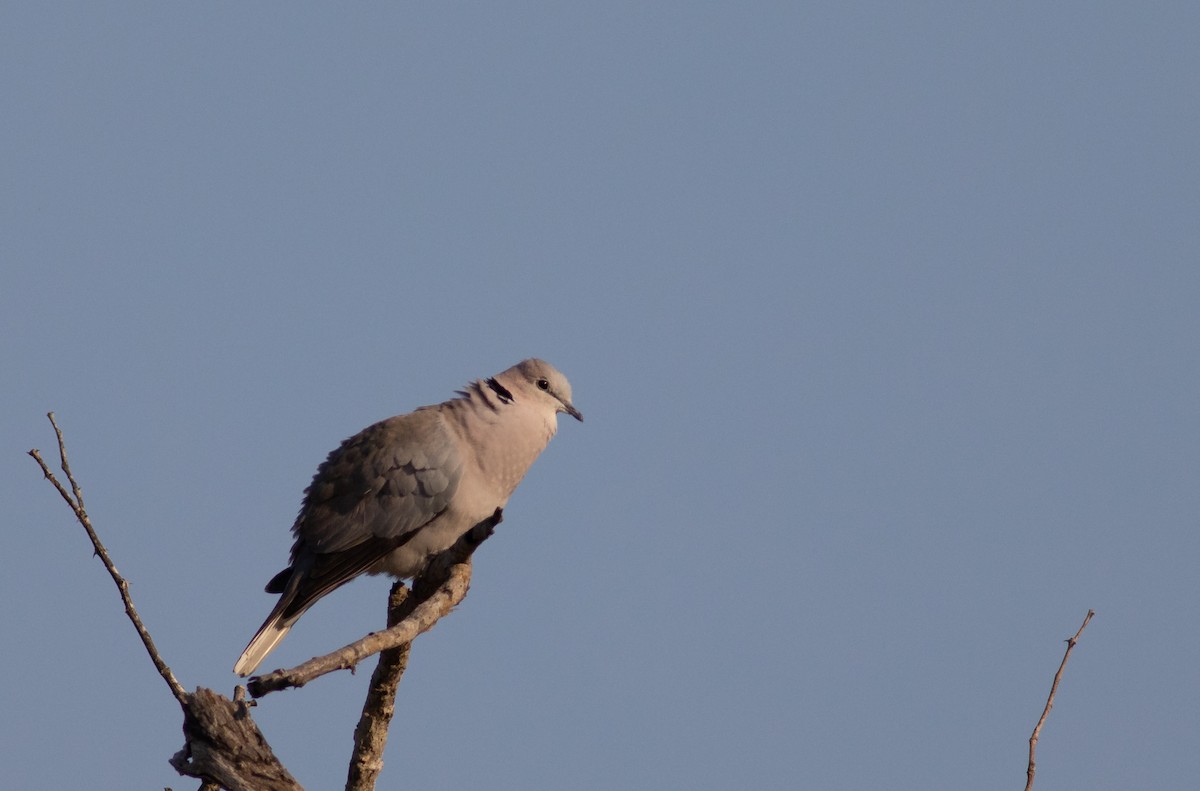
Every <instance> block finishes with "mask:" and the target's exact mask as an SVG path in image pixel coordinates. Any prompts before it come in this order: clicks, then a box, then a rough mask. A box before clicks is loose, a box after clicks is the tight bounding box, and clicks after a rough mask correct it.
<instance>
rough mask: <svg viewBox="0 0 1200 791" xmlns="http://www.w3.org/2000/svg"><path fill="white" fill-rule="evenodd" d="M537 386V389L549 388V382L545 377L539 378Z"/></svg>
mask: <svg viewBox="0 0 1200 791" xmlns="http://www.w3.org/2000/svg"><path fill="white" fill-rule="evenodd" d="M537 386H538V390H549V389H550V382H548V381H546V380H545V379H539V380H537Z"/></svg>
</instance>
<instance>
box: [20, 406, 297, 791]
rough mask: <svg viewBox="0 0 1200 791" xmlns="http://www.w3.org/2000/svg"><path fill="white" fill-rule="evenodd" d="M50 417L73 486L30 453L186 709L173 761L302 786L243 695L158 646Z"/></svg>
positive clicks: (238, 786)
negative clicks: (194, 680)
mask: <svg viewBox="0 0 1200 791" xmlns="http://www.w3.org/2000/svg"><path fill="white" fill-rule="evenodd" d="M46 417H48V418H49V419H50V425H51V426H53V427H54V434H55V436H56V437H57V439H58V455H59V459H60V464H61V467H62V471H63V474H65V475H66V476H67V482H68V483H69V484H70V487H71V488H70V491H68V490H67V488H66V487H65V486H63V484H62V483H61V482H60V481H59V480H58V478H57V477H56V476H55V475H54V473H53V472H51V471H50V467H49V466H48V465H47V464H46V462H45V460H44V459H43V458H42V454H41V451H39V450H38V449H37V448H34V449H33V450H31V451H29V455H30V456H32V457H33V459H34V461H36V462H37V463H38V466H39V467H41V469H42V474H43V475H45V476H46V479H47V480H48V481H50V483H51V484H53V485H54V488H55V489H57V490H58V493H59V494H60V495H61V496H62V498H63V500H65V501H66V503H67V505H68V506H70V507H71V510H72V511H73V512H74V513H75V518H76V519H77V520H78V521H79V524H81V525H83V529H84V530H85V531H86V532H87V535H88V538H89V539H90V540H91V542H92V548H93V549H94V551H95V553H96V555H97V556H99V558H100V560H101V561H102V562H103V563H104V568H106V569H107V570H108V573H109V576H111V577H112V579H113V582H114V583H116V585H117V590H118V591H119V592H120V594H121V601H122V602H123V603H124V605H125V614H126V615H127V616H129V620H130V622H132V623H133V627H134V629H136V630H137V633H138V637H140V638H141V639H142V644H143V645H144V646H145V647H146V652H147V653H149V654H150V660H151V661H152V662H153V663H154V667H155V669H156V670H158V674H159V675H160V676H162V678H163V680H164V681H165V682H167V686H168V687H169V688H170V690H171V694H172V695H174V696H175V699H176V700H177V701H179V706H180V708H182V709H183V732H184V737H185V743H184V746H183V749H182V750H180V751H179V752H178V753H176V754H175V756H174V757H173V758H172V759H171V765H172V766H173V767H175V769H176V771H178V772H179V773H180V774H183V775H187V776H190V777H195V778H199V779H200V780H203V781H204V785H202V786H201V788H213V787H220V788H228V789H230V791H303V789H301V787H300V785H299V784H298V783H297V782H296V781H295V780H294V779H292V777H291V775H289V774H288V772H287V770H286V769H284V768H283V765H282V764H281V763H279V759H277V758H276V757H275V755H274V753H272V752H271V748H270V746H269V745H268V744H267V740H266V739H265V738H263V735H262V732H261V731H259V730H258V726H256V725H255V724H254V720H252V719H251V718H250V712H249V710H248V707H247V704H246V701H245V700H244V699H239V700H237V701H231V700H229V699H227V698H224V697H222V696H220V695H218V694H217V693H215V692H213V691H212V690H207V689H197V690H196V691H195V692H194V693H188V692H187V691H186V690H185V689H184V688H183V685H182V684H180V683H179V681H178V680H177V679H176V678H175V674H174V673H172V672H171V668H169V667H168V666H167V663H166V662H165V661H163V658H162V655H161V654H160V653H159V652H158V647H157V646H155V645H154V640H152V639H151V638H150V632H149V631H148V630H147V629H146V626H145V624H144V623H142V619H141V616H139V615H138V611H137V608H136V607H134V605H133V598H132V597H131V596H130V594H129V583H128V582H126V580H125V578H124V577H123V576H121V573H120V572H118V571H117V567H116V564H115V563H113V560H112V557H110V556H109V554H108V550H107V549H106V548H105V546H104V544H103V542H101V541H100V537H99V535H97V533H96V531H95V529H94V528H93V527H92V520H91V518H90V517H88V513H87V509H86V508H85V507H84V504H83V490H82V488H81V487H80V486H79V483H78V481H76V479H75V475H74V474H73V473H72V472H71V465H70V463H69V462H68V461H67V448H66V443H65V442H64V440H63V434H62V430H61V429H59V427H58V423H57V422H56V421H55V419H54V413H53V412H50V413H48V414H47V415H46ZM237 697H239V698H240V696H237Z"/></svg>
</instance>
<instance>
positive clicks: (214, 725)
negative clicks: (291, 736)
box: [171, 687, 304, 791]
mask: <svg viewBox="0 0 1200 791" xmlns="http://www.w3.org/2000/svg"><path fill="white" fill-rule="evenodd" d="M242 692H243V691H242V688H241V687H238V689H237V693H235V695H234V697H235V700H232V701H231V700H229V699H228V698H225V697H223V696H221V695H218V694H217V693H216V692H213V691H212V690H211V689H204V688H203V687H201V688H199V689H197V690H196V691H195V693H193V694H192V695H190V696H189V697H188V701H187V702H186V703H185V704H184V706H183V735H184V738H185V740H186V741H185V743H184V747H183V749H182V750H180V751H179V752H177V753H176V754H175V755H174V757H172V758H171V766H173V767H174V768H175V771H177V772H179V773H180V774H181V775H187V776H189V777H197V778H200V779H202V780H204V781H205V784H206V785H204V786H201V788H205V787H206V786H207V787H214V786H218V787H220V788H227V789H229V791H304V789H303V788H302V787H301V786H300V784H299V783H297V782H296V780H295V778H293V777H292V776H291V775H290V774H288V771H287V770H286V769H284V768H283V764H281V763H279V759H278V758H276V757H275V754H274V753H272V752H271V747H270V745H268V744H267V740H266V739H265V738H263V735H262V731H260V730H259V729H258V726H257V725H255V724H254V720H253V719H251V717H250V710H249V704H248V703H247V702H246V699H245V697H244V695H243V694H242Z"/></svg>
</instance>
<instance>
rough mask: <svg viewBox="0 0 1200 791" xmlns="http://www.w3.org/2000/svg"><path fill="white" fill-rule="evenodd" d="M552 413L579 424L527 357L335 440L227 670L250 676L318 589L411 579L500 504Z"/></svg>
mask: <svg viewBox="0 0 1200 791" xmlns="http://www.w3.org/2000/svg"><path fill="white" fill-rule="evenodd" d="M560 412H565V413H567V414H568V415H571V416H572V417H574V418H576V419H577V420H583V415H581V414H580V413H579V411H578V410H577V409H575V407H574V405H572V403H571V385H570V384H569V383H568V382H567V379H566V377H564V376H563V375H562V374H561V373H559V372H558V371H557V370H555V368H554V366H552V365H550V364H549V363H547V362H545V361H543V360H537V359H530V360H525V361H523V362H521V363H518V364H517V365H514V366H513V367H512V368H509V369H508V370H507V371H504V372H503V373H500V374H497V375H496V376H494V377H491V378H489V379H484V380H479V381H475V382H472V383H471V384H470V385H468V386H467V388H466V389H465V390H460V391H459V392H458V397H457V398H453V399H451V400H449V401H446V402H444V403H441V404H436V405H433V406H426V407H421V408H419V409H417V410H415V411H413V412H411V413H409V414H407V415H397V416H396V417H391V418H388V419H387V420H382V421H380V422H378V423H376V424H374V425H372V426H369V427H367V428H365V429H363V430H362V431H361V432H359V433H358V434H355V435H354V436H353V437H350V438H349V439H347V440H346V441H345V442H343V443H342V444H341V446H340V447H338V449H337V450H335V451H333V452H332V453H330V454H329V457H328V458H327V459H326V460H325V462H324V463H323V464H321V466H320V467H319V468H317V473H316V475H315V476H314V477H313V480H312V483H311V484H310V485H309V487H308V488H307V489H306V490H305V497H304V503H303V505H302V507H301V508H300V515H299V516H297V517H296V522H295V524H294V525H293V526H292V534H293V535H294V536H295V537H296V541H295V543H294V544H293V545H292V556H291V565H290V566H289V567H288V568H286V569H284V570H283V571H281V572H280V573H279V574H277V575H275V577H274V578H272V580H271V581H270V582H268V583H267V588H266V589H267V592H268V593H278V594H280V597H279V601H278V602H277V603H276V605H275V608H274V609H273V610H272V611H271V614H270V615H268V616H267V620H266V621H264V622H263V625H262V626H261V627H260V628H259V630H258V632H257V633H256V634H255V635H254V638H253V639H252V640H251V641H250V644H249V645H247V646H246V650H245V651H243V652H242V655H241V657H240V658H239V659H238V661H237V663H236V664H235V665H234V668H233V670H234V672H235V673H237V674H238V675H241V676H246V675H249V674H250V673H253V672H254V670H255V669H256V668H257V667H258V666H259V664H261V663H262V661H263V659H264V658H265V657H266V655H267V654H268V653H270V652H271V651H272V650H273V649H274V648H275V646H276V645H278V644H279V641H280V640H282V639H283V637H284V635H286V634H287V633H288V630H289V629H291V627H292V624H294V623H295V622H296V620H297V619H298V618H299V617H300V616H301V615H303V614H304V612H305V611H306V610H307V609H308V608H309V607H311V606H312V605H313V604H314V603H315V602H316V601H317V599H319V598H321V597H322V596H324V595H325V594H327V593H329V592H331V591H333V590H334V589H336V588H338V587H340V586H341V585H344V584H345V583H347V582H349V581H350V580H352V579H354V578H355V577H357V576H358V575H360V574H363V573H368V574H378V573H388V574H391V575H392V576H395V577H400V578H408V577H413V576H415V575H416V574H418V573H419V572H420V571H421V569H422V568H423V567H424V565H425V563H426V561H427V560H428V559H429V557H430V556H432V555H434V554H436V553H438V552H441V551H442V550H444V549H447V548H448V547H450V546H451V545H452V544H453V543H454V542H455V541H456V540H457V539H458V537H459V536H461V535H462V534H463V533H465V532H466V531H467V530H470V529H471V528H472V527H474V526H475V525H476V524H478V523H479V522H481V521H483V520H485V519H487V518H489V517H490V516H492V514H494V513H495V511H496V509H497V508H503V507H504V505H505V504H506V503H507V502H508V498H509V497H510V496H511V495H512V493H513V491H514V490H515V489H516V488H517V484H518V483H520V482H521V479H522V478H523V477H524V476H525V473H526V472H527V471H528V469H529V467H530V465H532V464H533V462H534V460H535V459H536V458H537V457H538V454H540V453H541V452H542V450H543V449H544V448H545V447H546V444H547V443H548V442H549V441H550V438H551V437H553V436H554V432H555V430H556V429H557V427H558V413H560Z"/></svg>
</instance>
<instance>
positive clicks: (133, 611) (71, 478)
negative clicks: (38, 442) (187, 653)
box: [29, 412, 188, 707]
mask: <svg viewBox="0 0 1200 791" xmlns="http://www.w3.org/2000/svg"><path fill="white" fill-rule="evenodd" d="M46 417H48V418H49V419H50V425H51V426H53V427H54V435H55V436H56V437H57V438H58V458H59V460H60V463H61V466H62V471H63V473H64V474H65V475H66V476H67V481H68V482H69V483H70V484H71V491H70V492H68V491H67V489H66V487H64V486H63V485H62V484H61V483H59V480H58V478H56V477H55V476H54V473H52V472H51V471H50V468H49V467H48V466H47V465H46V462H45V460H44V459H42V454H41V451H39V450H38V449H37V448H34V449H33V450H31V451H29V455H30V456H32V457H33V460H34V461H36V462H37V463H38V466H39V467H41V468H42V474H44V475H45V476H46V479H47V480H49V481H50V483H52V484H53V485H54V488H55V489H57V490H58V493H59V494H60V495H62V498H63V499H64V500H66V502H67V505H69V506H70V507H71V510H72V511H74V512H75V518H76V519H78V520H79V524H81V525H83V529H84V530H85V531H87V535H88V538H89V539H91V542H92V548H93V549H94V550H95V553H96V554H97V555H98V556H99V557H100V561H101V562H102V563H104V568H106V569H108V574H109V576H111V577H112V580H113V582H114V583H116V585H117V590H118V591H119V592H120V594H121V601H122V602H123V603H124V605H125V614H126V615H128V616H129V620H130V621H131V622H132V623H133V628H134V629H136V630H137V633H138V637H140V638H142V645H144V646H146V652H147V653H149V654H150V661H151V662H153V663H154V669H155V670H157V671H158V674H159V675H160V676H162V678H163V681H165V682H167V686H168V687H170V689H171V694H172V695H174V696H175V700H177V701H179V705H181V706H185V707H186V705H187V697H188V693H187V691H186V690H185V689H184V688H183V685H182V684H180V683H179V681H178V680H177V679H176V678H175V674H174V673H172V672H171V668H169V667H167V663H166V662H164V661H163V658H162V654H160V653H159V652H158V648H157V647H156V646H155V645H154V640H152V639H151V638H150V632H149V631H147V630H146V625H145V624H143V623H142V619H141V616H139V615H138V611H137V608H136V607H134V606H133V599H132V598H131V597H130V595H129V583H128V582H126V581H125V578H124V577H122V576H121V573H120V572H119V571H117V567H116V564H114V563H113V561H112V558H111V557H109V555H108V550H107V549H105V548H104V544H102V543H100V537H99V536H98V535H96V531H95V530H94V529H93V528H92V520H91V519H89V518H88V515H87V510H85V508H84V506H83V490H82V489H81V488H80V486H79V483H78V482H77V481H76V480H75V475H74V474H73V473H72V472H71V465H70V464H69V463H68V462H67V446H66V443H65V442H64V441H63V433H62V430H61V429H60V428H59V427H58V422H57V421H55V419H54V413H53V412H47V413H46Z"/></svg>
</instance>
